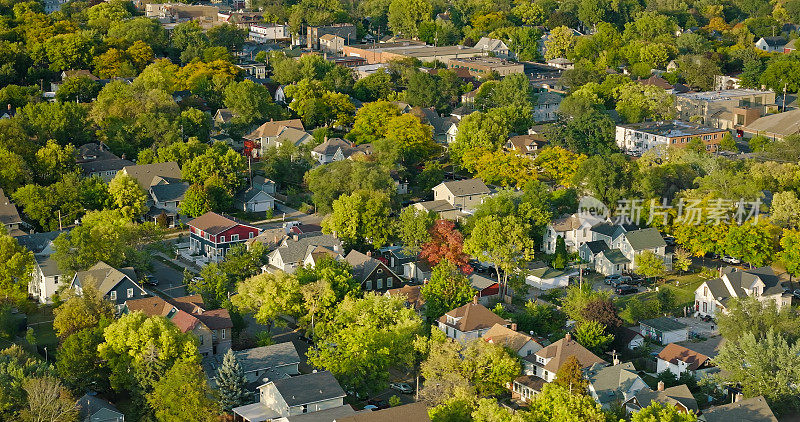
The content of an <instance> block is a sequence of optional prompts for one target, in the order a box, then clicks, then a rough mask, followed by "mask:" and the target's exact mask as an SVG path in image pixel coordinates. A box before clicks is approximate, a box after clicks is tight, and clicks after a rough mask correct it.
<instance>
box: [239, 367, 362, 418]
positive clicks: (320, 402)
mask: <svg viewBox="0 0 800 422" xmlns="http://www.w3.org/2000/svg"><path fill="white" fill-rule="evenodd" d="M258 391H259V395H258V396H259V401H258V402H257V403H253V404H248V405H245V406H240V407H236V408H234V409H233V414H234V417H235V418H236V420H240V421H244V422H262V421H271V420H276V419H278V418H287V417H289V416H295V415H302V414H304V413H313V412H319V411H322V410H327V409H332V408H336V407H340V406H343V405H344V398H345V396H346V394H345V393H344V390H342V387H341V386H340V385H339V383H338V382H337V381H336V378H334V377H333V375H332V374H331V373H330V372H328V371H320V372H313V373H310V374H305V375H298V376H296V377H290V378H281V379H276V380H269V381H267V382H266V383H264V384H263V385H261V386H260V387H258Z"/></svg>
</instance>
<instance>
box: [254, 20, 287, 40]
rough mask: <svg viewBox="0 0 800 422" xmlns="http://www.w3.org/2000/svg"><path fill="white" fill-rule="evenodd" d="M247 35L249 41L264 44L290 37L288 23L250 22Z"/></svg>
mask: <svg viewBox="0 0 800 422" xmlns="http://www.w3.org/2000/svg"><path fill="white" fill-rule="evenodd" d="M249 29H250V30H249V32H248V34H247V37H248V39H249V40H250V41H253V42H256V43H259V44H266V43H272V42H275V41H288V40H291V39H292V32H291V30H290V27H289V25H286V24H277V23H259V24H251V25H250V28H249Z"/></svg>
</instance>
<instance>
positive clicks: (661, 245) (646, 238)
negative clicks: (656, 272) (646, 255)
mask: <svg viewBox="0 0 800 422" xmlns="http://www.w3.org/2000/svg"><path fill="white" fill-rule="evenodd" d="M611 248H612V249H619V251H620V252H622V254H623V255H625V258H627V259H628V260H629V261H630V263H629V264H628V266H627V268H626V269H628V270H631V271H636V257H637V256H639V255H641V254H642V253H643V252H645V251H650V252H652V253H653V254H655V255H656V256H658V257H660V258H661V259H663V260H664V269H665V270H666V271H672V253H667V251H666V248H667V242H665V241H664V238H663V237H662V236H661V233H659V232H658V229H656V228H654V227H648V228H646V229H639V230H631V231H629V232H625V233H624V234H623V235H622V236H619V237H617V238H616V239H615V240H614V241H613V242H612V243H611Z"/></svg>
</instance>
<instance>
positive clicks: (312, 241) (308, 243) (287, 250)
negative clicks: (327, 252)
mask: <svg viewBox="0 0 800 422" xmlns="http://www.w3.org/2000/svg"><path fill="white" fill-rule="evenodd" d="M318 246H324V247H329V248H331V249H332V250H333V251H335V252H339V253H341V252H340V251H342V241H341V240H339V239H338V238H337V237H336V236H333V235H329V234H322V232H309V233H303V234H294V235H292V236H291V237H289V236H287V237H286V238H284V239H283V240H282V241H281V243H280V246H278V247H277V248H276V249H275V250H274V251H272V252H270V254H269V255H268V262H269V267H268V268H269V269H276V270H281V271H283V272H286V273H289V274H291V273H293V272H294V271H295V270H296V269H297V268H298V267H301V266H303V265H304V264H303V262H304V261H305V260H306V258H307V257H308V256H309V255H311V254H312V253H314V252H315V250H316V249H317V247H318Z"/></svg>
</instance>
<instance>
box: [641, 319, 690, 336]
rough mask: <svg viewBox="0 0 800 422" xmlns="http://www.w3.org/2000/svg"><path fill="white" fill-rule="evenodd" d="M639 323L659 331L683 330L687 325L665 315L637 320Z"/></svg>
mask: <svg viewBox="0 0 800 422" xmlns="http://www.w3.org/2000/svg"><path fill="white" fill-rule="evenodd" d="M639 324H641V325H646V326H648V327H652V328H654V329H656V330H658V331H661V332H662V333H663V332H669V331H677V330H683V329H685V328H686V327H688V326H687V325H686V324H684V323H682V322H678V321H676V320H674V319H672V318H667V317H658V318H653V319H646V320H644V321H639Z"/></svg>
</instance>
